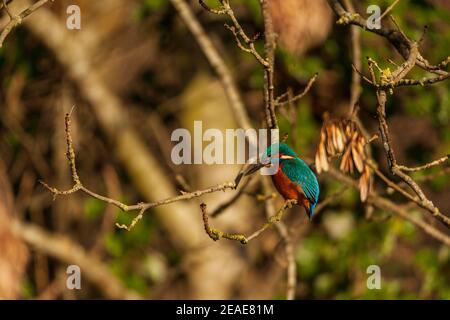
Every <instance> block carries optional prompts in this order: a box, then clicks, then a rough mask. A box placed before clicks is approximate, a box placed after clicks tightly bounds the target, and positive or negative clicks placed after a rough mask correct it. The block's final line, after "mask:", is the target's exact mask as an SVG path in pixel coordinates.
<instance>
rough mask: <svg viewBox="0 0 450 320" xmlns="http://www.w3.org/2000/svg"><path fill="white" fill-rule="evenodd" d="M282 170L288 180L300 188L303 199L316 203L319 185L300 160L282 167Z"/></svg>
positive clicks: (297, 159) (310, 171) (314, 176)
mask: <svg viewBox="0 0 450 320" xmlns="http://www.w3.org/2000/svg"><path fill="white" fill-rule="evenodd" d="M282 170H283V172H284V174H286V175H287V176H288V178H289V179H290V180H292V181H293V182H295V183H297V184H298V185H299V186H300V187H301V188H302V190H303V193H304V194H305V197H306V198H307V199H308V200H310V202H311V203H313V204H315V203H317V201H318V200H319V193H320V189H319V183H318V181H317V178H316V175H315V174H314V172H312V170H311V169H310V168H309V166H308V165H307V164H306V163H305V162H304V161H303V160H302V159H300V158H298V157H297V158H296V159H295V161H292V162H290V163H289V164H286V165H284V166H283V168H282Z"/></svg>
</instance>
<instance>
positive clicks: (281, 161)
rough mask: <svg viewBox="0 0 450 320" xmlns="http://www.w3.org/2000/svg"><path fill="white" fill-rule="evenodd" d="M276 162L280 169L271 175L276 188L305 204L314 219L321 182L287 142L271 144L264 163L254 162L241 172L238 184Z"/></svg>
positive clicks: (285, 197) (237, 178)
mask: <svg viewBox="0 0 450 320" xmlns="http://www.w3.org/2000/svg"><path fill="white" fill-rule="evenodd" d="M277 147H278V148H277ZM264 163H265V164H264ZM276 163H278V170H277V171H276V172H275V174H273V175H272V176H271V177H272V182H273V184H274V185H275V188H276V189H277V190H278V192H279V193H280V194H281V195H282V196H283V198H284V199H285V200H297V204H298V205H301V206H303V207H304V208H305V209H306V212H307V214H308V216H309V218H310V219H312V217H313V214H314V208H315V207H316V204H317V202H318V200H319V193H320V189H319V183H318V182H317V178H316V176H315V174H314V172H312V170H311V169H310V168H309V166H308V165H307V164H306V163H305V162H304V161H303V160H302V159H300V158H299V157H298V156H297V154H296V153H295V152H294V150H292V149H291V148H290V147H289V146H288V145H287V144H286V143H279V144H278V143H277V144H273V145H271V146H269V147H268V148H267V150H266V151H265V153H264V155H263V157H262V163H257V164H253V165H251V166H250V167H249V168H248V169H247V170H245V171H243V172H241V173H240V174H239V175H238V176H237V177H236V181H235V182H236V185H237V184H238V183H239V181H240V179H241V178H242V177H243V176H247V175H250V174H252V173H254V172H256V171H258V170H259V169H261V168H262V167H264V166H267V164H272V165H274V164H276Z"/></svg>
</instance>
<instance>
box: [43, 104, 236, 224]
mask: <svg viewBox="0 0 450 320" xmlns="http://www.w3.org/2000/svg"><path fill="white" fill-rule="evenodd" d="M72 110H73V108H72ZM72 110H71V111H70V112H69V113H67V114H66V117H65V126H66V142H67V152H66V155H67V159H68V161H69V166H70V169H71V172H72V180H73V182H74V185H73V186H72V188H71V189H69V190H59V189H57V188H54V187H51V186H49V185H48V184H47V183H45V182H43V181H40V183H41V184H42V185H43V186H44V187H45V188H47V189H48V190H49V191H50V192H51V193H53V197H54V198H56V196H58V195H69V194H72V193H75V192H77V191H82V192H84V193H85V194H87V195H89V196H91V197H93V198H95V199H98V200H100V201H103V202H105V203H108V204H111V205H114V206H116V207H118V208H120V209H122V211H126V212H127V211H134V210H139V214H138V215H137V216H136V217H135V218H134V219H133V220H132V222H131V224H130V225H129V226H126V225H123V224H116V226H117V227H118V228H121V229H126V230H128V231H130V230H131V229H132V228H133V227H134V226H135V225H136V223H138V222H139V220H141V219H142V217H143V215H144V213H145V212H146V211H147V210H148V209H151V208H155V207H158V206H162V205H166V204H170V203H173V202H177V201H182V200H189V199H193V198H197V197H200V196H202V195H205V194H208V193H213V192H217V191H224V190H227V189H234V188H235V186H236V185H235V183H234V182H225V183H221V184H217V185H215V186H212V187H210V188H207V189H203V190H196V191H193V192H184V193H183V194H181V195H179V196H175V197H170V198H167V199H163V200H160V201H157V202H148V203H145V202H140V203H138V204H134V205H127V204H125V203H122V202H120V201H118V200H115V199H112V198H108V197H105V196H102V195H100V194H98V193H96V192H93V191H91V190H89V189H88V188H86V187H85V186H84V185H83V184H82V183H81V180H80V178H79V176H78V172H77V167H76V163H75V151H74V148H73V140H72V135H71V128H70V117H71V114H72Z"/></svg>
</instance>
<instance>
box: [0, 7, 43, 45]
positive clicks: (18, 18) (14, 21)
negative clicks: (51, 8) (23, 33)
mask: <svg viewBox="0 0 450 320" xmlns="http://www.w3.org/2000/svg"><path fill="white" fill-rule="evenodd" d="M48 1H49V0H39V1H38V2H36V3H35V4H33V5H31V6H30V7H28V8H27V9H25V10H23V11H22V12H21V13H19V14H18V15H14V14H12V13H11V12H10V11H9V9H8V6H7V3H6V2H5V0H2V4H3V6H4V7H5V9H6V12H7V13H8V15H9V17H10V20H9V22H8V24H7V25H6V27H5V28H4V29H3V31H2V32H1V34H0V48H1V47H2V46H3V42H4V41H5V39H6V37H7V36H8V34H9V33H10V32H11V30H12V29H14V28H15V27H17V26H18V25H20V24H21V23H22V20H23V19H25V18H26V17H28V16H29V15H30V14H32V13H33V12H34V11H36V10H38V9H39V8H40V7H42V6H43V5H44V4H46V3H47V2H48Z"/></svg>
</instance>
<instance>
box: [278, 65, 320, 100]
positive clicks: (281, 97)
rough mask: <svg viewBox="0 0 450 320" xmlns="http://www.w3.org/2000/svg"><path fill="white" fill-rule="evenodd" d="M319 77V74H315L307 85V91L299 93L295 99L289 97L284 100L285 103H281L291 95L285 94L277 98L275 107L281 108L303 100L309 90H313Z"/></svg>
mask: <svg viewBox="0 0 450 320" xmlns="http://www.w3.org/2000/svg"><path fill="white" fill-rule="evenodd" d="M318 75H319V74H318V73H315V74H314V75H313V76H312V77H311V79H309V81H308V83H307V84H306V87H305V89H303V91H302V92H301V93H299V94H298V95H296V96H293V97H288V98H287V99H286V100H284V101H281V100H282V99H284V98H285V97H286V96H288V95H289V92H286V93H283V94H282V95H280V96H279V97H277V98H276V99H275V106H281V105H285V104H288V103H294V102H296V101H297V100H300V99H301V98H303V97H304V96H305V95H306V94H307V93H308V92H309V90H311V87H312V85H313V84H314V82H315V81H316V80H317V76H318Z"/></svg>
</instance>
